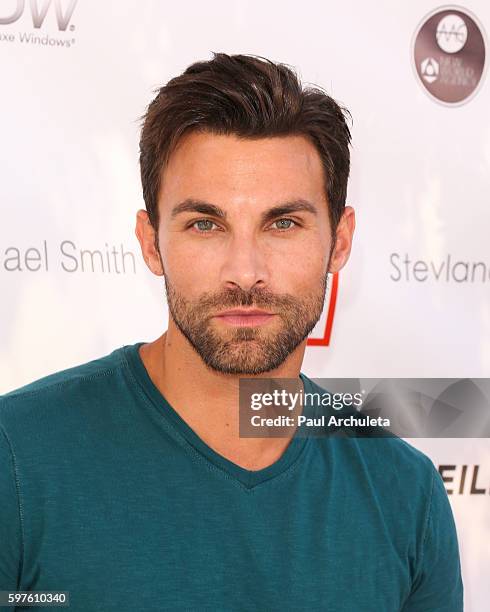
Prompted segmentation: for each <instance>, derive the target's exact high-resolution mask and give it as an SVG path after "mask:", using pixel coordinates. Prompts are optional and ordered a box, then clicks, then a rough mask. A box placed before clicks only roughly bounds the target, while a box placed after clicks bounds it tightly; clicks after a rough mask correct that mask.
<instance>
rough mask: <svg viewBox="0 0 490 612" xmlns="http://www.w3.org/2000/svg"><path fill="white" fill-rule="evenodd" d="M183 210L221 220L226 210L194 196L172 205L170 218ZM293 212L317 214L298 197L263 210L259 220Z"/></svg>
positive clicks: (264, 220) (309, 203)
mask: <svg viewBox="0 0 490 612" xmlns="http://www.w3.org/2000/svg"><path fill="white" fill-rule="evenodd" d="M185 212H197V213H200V214H203V215H211V216H213V217H218V218H219V219H223V220H224V219H226V212H225V211H224V210H223V209H222V208H220V207H219V206H216V205H215V204H211V203H210V202H205V201H204V200H195V199H194V198H187V199H186V200H184V201H183V202H180V204H177V205H176V206H174V208H173V209H172V212H171V218H172V219H173V218H174V217H176V216H177V215H179V214H181V213H185ZM295 212H309V213H312V214H313V215H316V214H318V211H317V209H316V207H315V206H314V205H313V204H312V203H311V202H309V201H308V200H304V199H303V198H298V199H295V200H291V201H290V202H284V203H282V204H278V205H276V206H273V207H272V208H269V209H268V210H266V211H264V212H263V213H262V215H261V222H262V223H266V222H267V221H272V219H275V218H276V217H280V216H282V215H289V214H291V213H295Z"/></svg>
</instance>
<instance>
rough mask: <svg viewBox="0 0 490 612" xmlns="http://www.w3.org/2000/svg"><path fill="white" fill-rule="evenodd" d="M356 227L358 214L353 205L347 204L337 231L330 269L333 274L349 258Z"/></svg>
mask: <svg viewBox="0 0 490 612" xmlns="http://www.w3.org/2000/svg"><path fill="white" fill-rule="evenodd" d="M355 227H356V216H355V212H354V209H353V208H352V206H346V207H345V209H344V212H343V213H342V216H341V218H340V221H339V224H338V225H337V230H336V232H335V247H334V250H333V252H332V257H331V259H330V267H329V269H328V271H329V272H331V273H332V274H333V273H335V272H338V271H339V270H341V269H342V268H343V267H344V266H345V264H346V263H347V260H348V259H349V255H350V251H351V248H352V236H353V234H354V229H355Z"/></svg>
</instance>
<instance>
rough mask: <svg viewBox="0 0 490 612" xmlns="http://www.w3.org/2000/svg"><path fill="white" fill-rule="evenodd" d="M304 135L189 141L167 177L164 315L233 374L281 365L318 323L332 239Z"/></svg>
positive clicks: (313, 153)
mask: <svg viewBox="0 0 490 612" xmlns="http://www.w3.org/2000/svg"><path fill="white" fill-rule="evenodd" d="M327 207H328V204H327V201H326V197H325V190H324V175H323V169H322V165H321V160H320V156H319V154H318V152H317V150H316V149H315V147H314V146H313V145H312V144H311V143H310V142H309V141H308V140H307V139H306V138H304V137H302V136H287V137H275V138H263V139H256V140H252V139H240V138H238V137H236V136H231V135H227V136H223V135H214V134H211V133H196V132H195V133H190V134H187V135H186V136H185V137H184V138H182V139H181V141H180V142H179V144H178V147H177V148H176V149H175V151H174V152H173V153H172V155H171V157H170V160H169V163H168V165H167V167H166V168H165V171H164V174H163V180H162V187H161V190H160V194H159V214H160V224H159V231H158V240H159V247H160V254H161V260H162V264H163V272H164V277H165V287H166V291H167V300H168V305H169V310H170V315H171V317H172V319H173V322H174V323H175V325H176V326H177V327H178V329H179V330H180V331H181V332H182V334H183V335H184V336H185V337H186V338H187V340H188V341H189V342H190V343H191V345H192V346H193V347H194V349H195V350H196V351H197V353H198V354H199V355H200V356H201V358H202V359H203V361H204V362H205V363H206V364H207V365H208V366H209V367H211V368H212V369H214V370H216V371H219V372H222V373H230V374H241V375H254V374H261V373H264V372H269V371H271V370H274V369H275V368H277V367H278V366H280V365H281V364H282V363H283V362H284V361H285V359H286V358H287V357H288V355H290V354H291V352H292V351H294V350H295V349H296V348H297V347H298V346H299V345H300V344H301V342H302V341H303V340H305V338H306V337H307V336H308V334H309V333H310V332H311V330H312V329H313V327H314V326H315V323H316V322H317V321H318V319H319V318H320V315H321V312H322V309H323V304H324V299H325V289H326V278H327V270H328V264H329V255H330V252H331V247H332V246H333V245H332V239H331V228H330V224H329V217H328V208H327Z"/></svg>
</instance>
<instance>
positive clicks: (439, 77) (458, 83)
mask: <svg viewBox="0 0 490 612" xmlns="http://www.w3.org/2000/svg"><path fill="white" fill-rule="evenodd" d="M487 46H488V45H487V43H486V35H485V33H484V30H483V27H482V25H481V24H480V23H479V21H478V20H477V18H476V17H475V15H473V14H472V13H470V12H469V11H468V10H467V9H465V8H462V7H458V6H445V7H439V8H438V9H435V10H434V11H432V12H431V13H429V14H428V15H426V16H425V17H424V19H423V20H422V22H421V23H420V24H419V26H418V27H417V29H416V31H415V35H414V37H413V40H412V50H411V53H412V62H413V67H414V69H415V73H416V75H417V80H418V81H419V83H420V84H421V85H422V88H423V89H424V91H425V92H426V93H427V94H428V95H429V96H430V97H431V98H432V99H433V100H436V101H437V102H439V103H441V104H444V105H447V106H458V105H461V104H464V103H466V102H468V101H469V100H470V99H471V98H472V97H473V96H474V95H475V94H476V93H477V91H478V89H479V88H480V86H481V83H482V81H483V77H484V73H485V69H486V48H487Z"/></svg>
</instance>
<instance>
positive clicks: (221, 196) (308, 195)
mask: <svg viewBox="0 0 490 612" xmlns="http://www.w3.org/2000/svg"><path fill="white" fill-rule="evenodd" d="M324 191H325V184H324V174H323V167H322V163H321V158H320V155H319V153H318V151H317V149H316V147H315V146H314V145H313V144H312V143H311V142H310V141H309V140H308V139H307V138H306V137H304V136H300V135H293V136H284V137H283V136H281V137H279V136H276V137H272V138H254V139H252V138H240V137H238V136H236V135H217V134H212V133H209V132H191V133H188V134H186V135H184V136H183V137H182V138H181V139H180V141H179V143H178V145H177V147H176V148H175V149H174V151H173V152H172V154H171V156H170V159H169V161H168V164H167V166H166V168H165V169H164V171H163V174H162V184H161V188H160V194H159V200H160V206H163V207H166V203H169V204H170V205H171V204H175V202H176V201H177V200H181V199H184V198H187V197H195V198H201V199H204V200H208V201H211V202H214V203H216V204H220V205H226V203H233V202H236V203H240V202H245V201H246V202H252V203H253V202H255V203H258V204H260V203H264V204H265V203H266V204H268V205H270V203H271V201H272V200H274V201H276V200H283V201H285V200H288V199H291V198H305V199H310V200H312V201H320V200H323V199H324V197H325V196H324ZM162 212H163V211H162Z"/></svg>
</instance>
